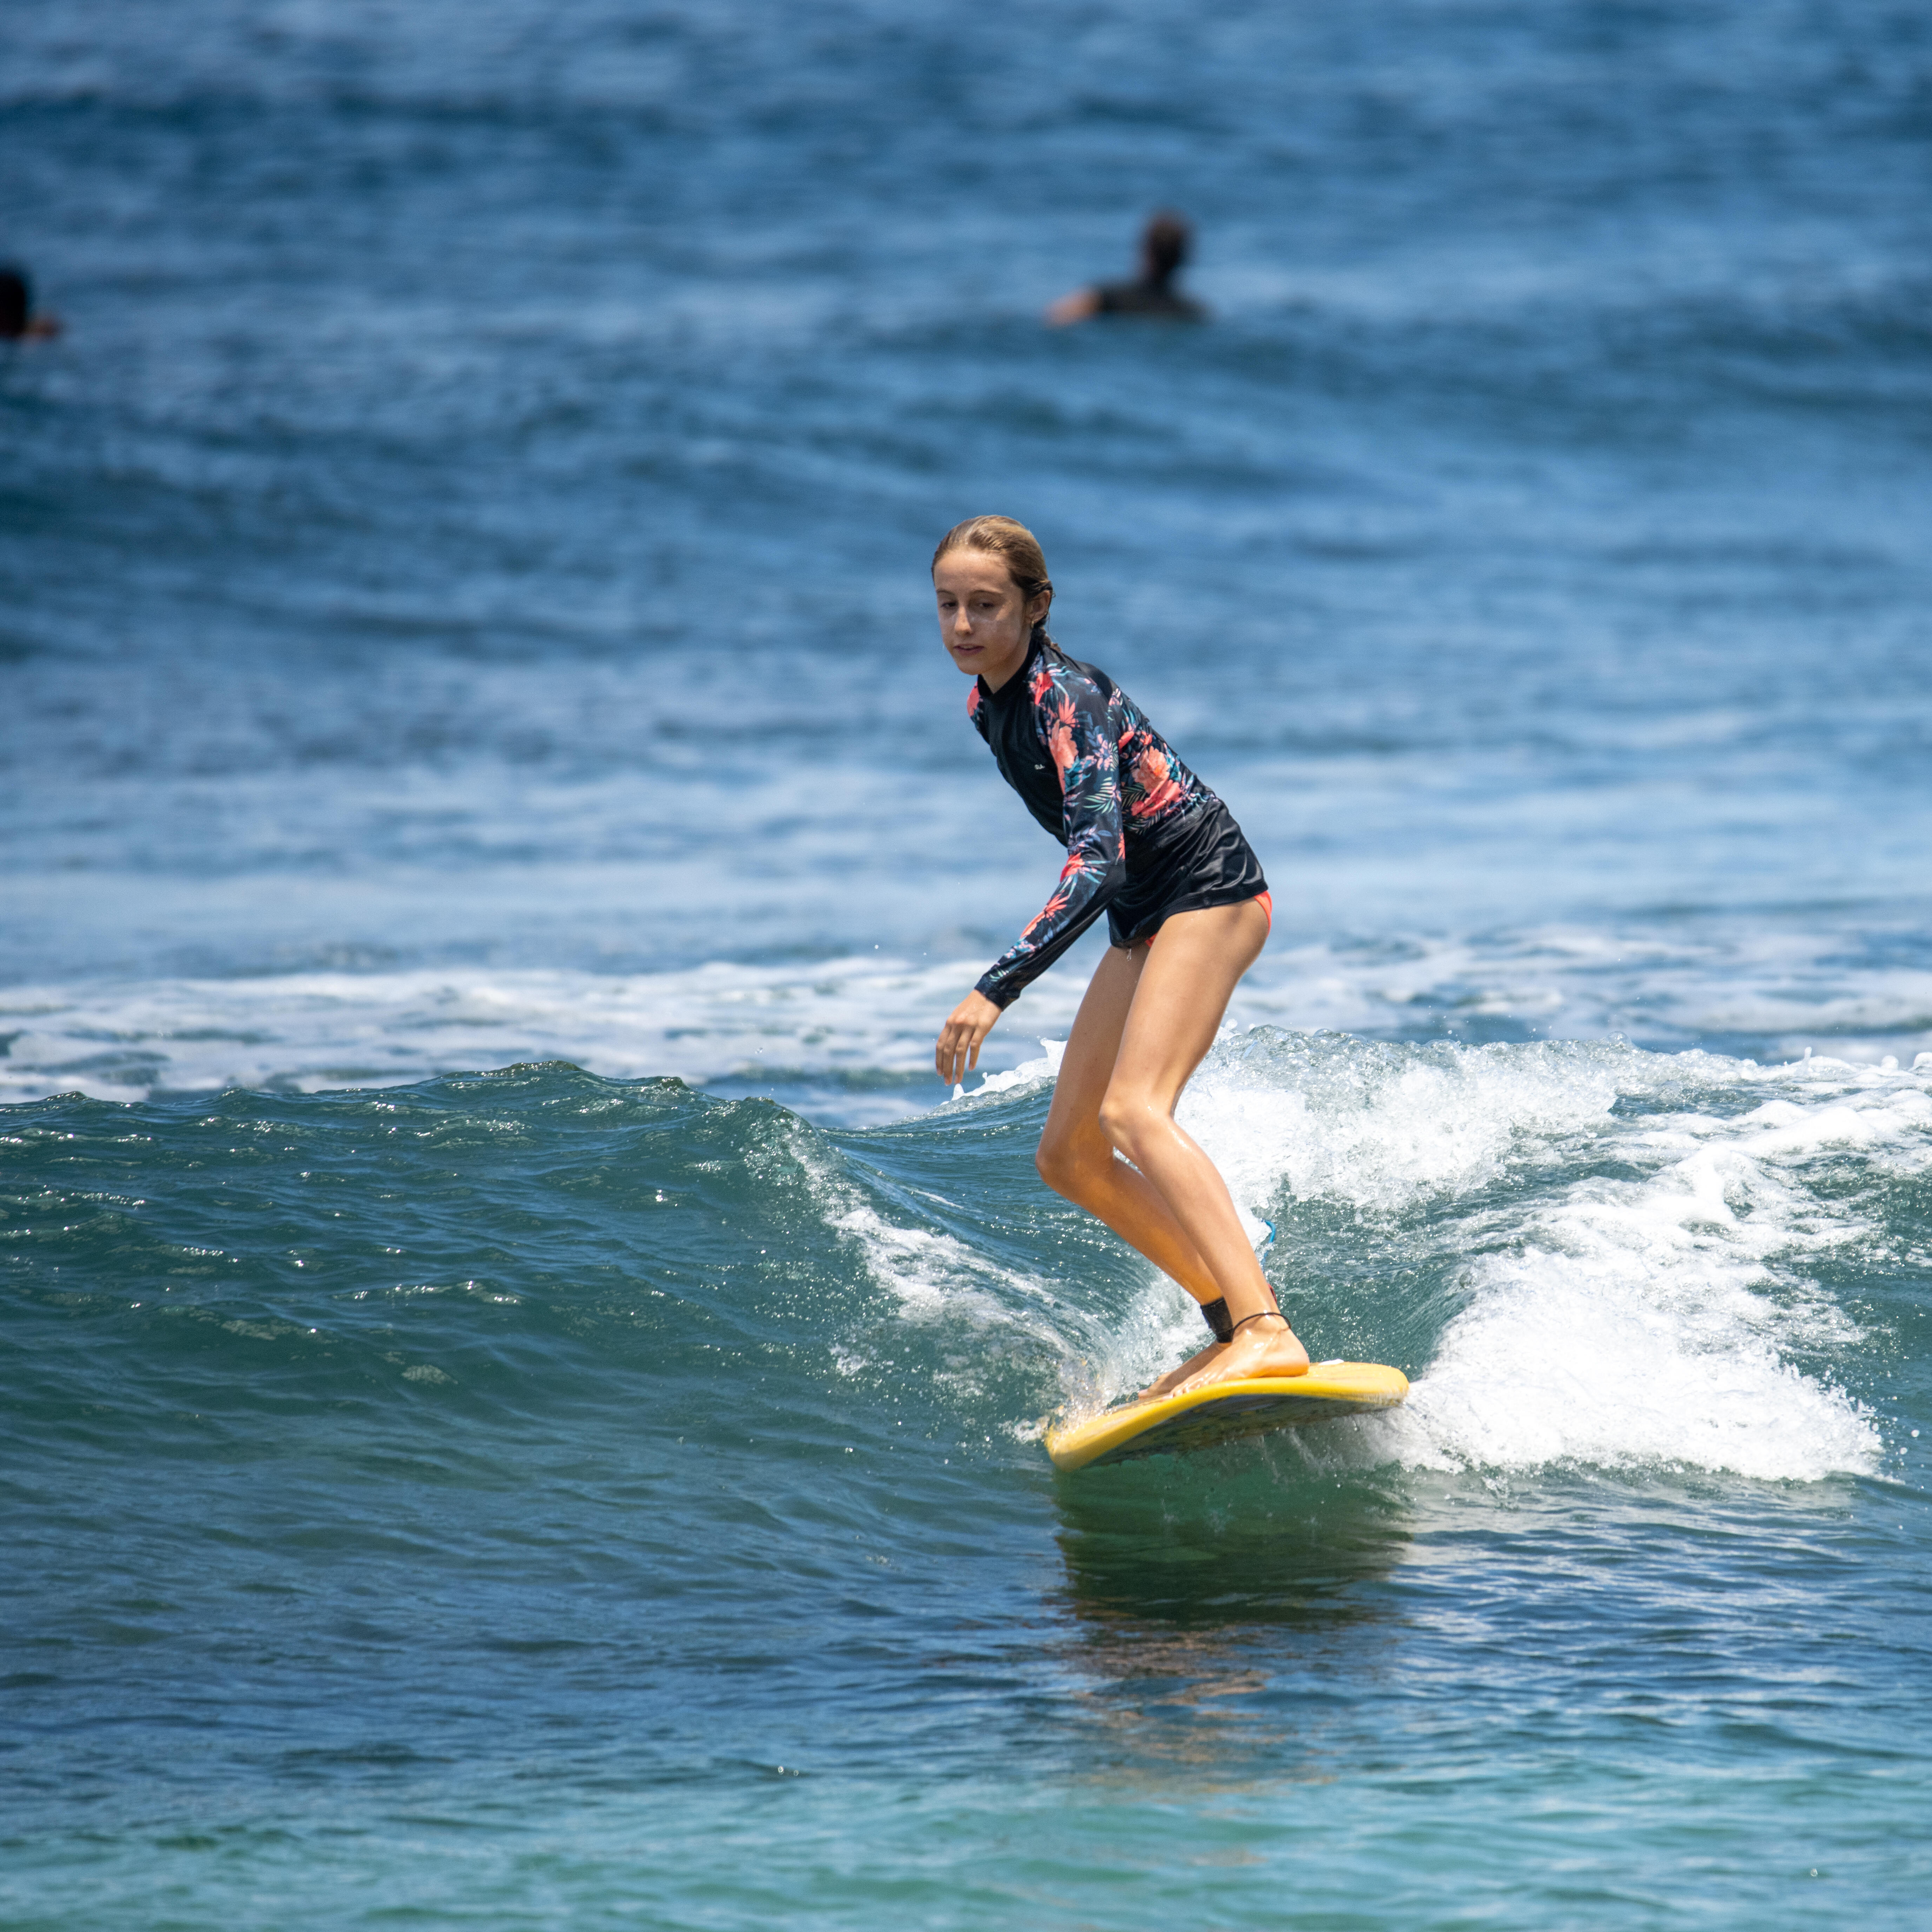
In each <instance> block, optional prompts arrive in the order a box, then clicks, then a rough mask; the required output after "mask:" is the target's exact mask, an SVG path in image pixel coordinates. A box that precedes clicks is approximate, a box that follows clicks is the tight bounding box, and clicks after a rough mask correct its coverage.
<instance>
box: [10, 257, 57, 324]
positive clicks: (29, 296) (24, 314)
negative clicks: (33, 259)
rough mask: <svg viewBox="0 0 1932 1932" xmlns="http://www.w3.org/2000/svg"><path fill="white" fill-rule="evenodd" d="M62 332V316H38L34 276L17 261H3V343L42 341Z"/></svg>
mask: <svg viewBox="0 0 1932 1932" xmlns="http://www.w3.org/2000/svg"><path fill="white" fill-rule="evenodd" d="M60 332H61V321H60V317H58V316H57V315H36V314H34V284H33V278H32V277H31V276H30V275H28V273H27V272H26V269H23V268H20V267H19V266H17V265H16V264H15V263H11V262H5V263H0V342H20V341H26V340H28V338H32V339H33V340H35V341H41V340H44V339H45V338H47V337H49V336H52V335H59V333H60Z"/></svg>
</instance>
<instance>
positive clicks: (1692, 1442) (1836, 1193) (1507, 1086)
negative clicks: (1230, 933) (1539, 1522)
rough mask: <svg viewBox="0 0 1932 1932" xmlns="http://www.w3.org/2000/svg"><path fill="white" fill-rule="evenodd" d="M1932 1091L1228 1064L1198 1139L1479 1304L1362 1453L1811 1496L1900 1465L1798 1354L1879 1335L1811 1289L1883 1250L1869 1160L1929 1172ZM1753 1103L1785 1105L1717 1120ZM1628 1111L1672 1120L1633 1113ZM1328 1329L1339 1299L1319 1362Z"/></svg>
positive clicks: (1886, 1079)
mask: <svg viewBox="0 0 1932 1932" xmlns="http://www.w3.org/2000/svg"><path fill="white" fill-rule="evenodd" d="M1928 1071H1932V1070H1917V1071H1915V1073H1910V1074H1900V1073H1897V1072H1896V1071H1895V1070H1894V1071H1892V1072H1889V1073H1888V1072H1885V1071H1884V1070H1879V1069H1874V1068H1870V1067H1856V1066H1852V1065H1850V1064H1846V1063H1844V1062H1833V1061H1823V1060H1821V1059H1818V1058H1814V1059H1813V1060H1811V1061H1808V1062H1805V1063H1803V1064H1802V1065H1801V1066H1799V1067H1790V1068H1778V1069H1760V1068H1757V1067H1753V1066H1751V1064H1749V1063H1748V1062H1742V1061H1725V1060H1722V1059H1719V1058H1715V1056H1711V1055H1682V1056H1667V1055H1651V1054H1644V1053H1640V1052H1637V1051H1635V1050H1634V1049H1618V1048H1613V1047H1608V1046H1603V1047H1596V1048H1590V1047H1585V1046H1541V1045H1537V1046H1491V1047H1486V1048H1481V1049H1460V1048H1443V1047H1436V1048H1427V1049H1418V1048H1403V1047H1393V1048H1392V1047H1384V1046H1376V1045H1373V1044H1370V1043H1362V1042H1333V1043H1329V1044H1328V1046H1327V1048H1326V1049H1325V1051H1324V1052H1321V1053H1319V1054H1310V1055H1306V1056H1305V1057H1304V1058H1303V1059H1302V1061H1301V1062H1300V1064H1297V1063H1296V1061H1295V1059H1294V1058H1293V1057H1292V1056H1287V1057H1284V1056H1282V1055H1274V1056H1272V1057H1271V1056H1268V1055H1256V1053H1254V1052H1253V1050H1252V1049H1250V1051H1249V1052H1247V1054H1246V1055H1245V1056H1244V1055H1243V1054H1242V1053H1241V1051H1240V1050H1238V1049H1226V1048H1224V1049H1220V1050H1218V1051H1217V1055H1216V1056H1215V1057H1214V1059H1212V1060H1211V1062H1210V1064H1209V1065H1208V1067H1206V1068H1205V1069H1204V1070H1203V1074H1202V1076H1201V1077H1200V1078H1199V1079H1197V1082H1196V1086H1195V1088H1193V1089H1191V1090H1190V1094H1189V1095H1188V1097H1187V1100H1186V1102H1185V1103H1184V1106H1183V1109H1182V1112H1181V1118H1182V1120H1183V1122H1184V1124H1186V1125H1187V1126H1188V1127H1189V1128H1190V1131H1192V1132H1193V1133H1195V1135H1196V1137H1197V1138H1198V1139H1200V1140H1201V1141H1202V1143H1203V1145H1205V1146H1206V1147H1207V1148H1208V1151H1209V1152H1210V1153H1211V1154H1213V1155H1214V1157H1215V1159H1216V1160H1217V1163H1218V1164H1220V1166H1221V1167H1222V1169H1223V1172H1225V1173H1226V1174H1227V1175H1228V1176H1229V1181H1230V1184H1231V1186H1232V1189H1233V1190H1234V1192H1235V1193H1236V1195H1237V1197H1238V1199H1245V1200H1246V1201H1247V1202H1248V1203H1249V1204H1250V1205H1253V1206H1256V1207H1261V1208H1265V1207H1266V1206H1267V1205H1268V1204H1269V1202H1270V1201H1271V1198H1276V1197H1279V1196H1286V1197H1288V1198H1289V1199H1299V1200H1317V1199H1321V1200H1328V1201H1333V1202H1340V1203H1342V1204H1345V1205H1349V1206H1350V1207H1353V1208H1356V1209H1358V1210H1359V1211H1361V1213H1362V1214H1364V1217H1373V1219H1374V1220H1375V1221H1376V1223H1377V1224H1378V1225H1379V1226H1380V1227H1382V1228H1383V1229H1386V1227H1387V1226H1388V1223H1391V1221H1399V1220H1401V1219H1402V1218H1403V1217H1410V1218H1411V1219H1412V1220H1416V1219H1420V1220H1422V1221H1423V1226H1421V1227H1420V1228H1419V1229H1416V1230H1415V1232H1413V1234H1412V1236H1411V1240H1412V1246H1413V1247H1414V1249H1415V1251H1416V1253H1417V1254H1418V1256H1419V1257H1427V1258H1429V1259H1433V1263H1434V1265H1435V1266H1436V1268H1438V1270H1439V1271H1445V1272H1446V1273H1447V1274H1448V1275H1449V1276H1450V1277H1451V1280H1453V1282H1454V1288H1455V1292H1457V1295H1459V1297H1460V1300H1461V1302H1462V1307H1461V1311H1460V1313H1457V1314H1456V1315H1455V1316H1453V1317H1452V1318H1451V1320H1450V1321H1449V1322H1448V1325H1447V1326H1446V1328H1445V1330H1444V1331H1443V1333H1442V1337H1441V1339H1440V1341H1439V1344H1438V1346H1437V1348H1436V1353H1435V1357H1434V1359H1433V1361H1430V1362H1429V1363H1428V1364H1427V1365H1426V1366H1425V1367H1424V1369H1423V1370H1422V1372H1421V1373H1419V1374H1418V1376H1416V1377H1415V1387H1414V1392H1413V1394H1412V1397H1411V1400H1410V1403H1409V1408H1408V1409H1407V1411H1406V1412H1404V1413H1403V1415H1401V1416H1400V1417H1399V1418H1389V1419H1388V1421H1386V1422H1385V1423H1382V1424H1379V1425H1378V1426H1377V1427H1376V1430H1373V1431H1370V1432H1368V1433H1369V1436H1370V1439H1372V1440H1373V1442H1375V1443H1376V1445H1379V1449H1380V1451H1382V1453H1385V1454H1394V1455H1395V1456H1397V1457H1399V1458H1400V1460H1405V1461H1408V1462H1410V1463H1421V1464H1433V1465H1436V1466H1484V1467H1491V1468H1504V1469H1520V1468H1528V1467H1532V1466H1539V1465H1542V1464H1547V1463H1553V1462H1561V1461H1577V1462H1583V1463H1593V1464H1598V1465H1607V1466H1622V1465H1629V1464H1637V1463H1670V1464H1678V1465H1689V1466H1695V1467H1698V1468H1703V1469H1723V1470H1728V1471H1732V1472H1736V1473H1739V1474H1742V1475H1750V1476H1754V1477H1762V1478H1785V1479H1797V1480H1808V1479H1813V1478H1820V1477H1823V1476H1825V1475H1829V1474H1831V1473H1833V1472H1838V1471H1861V1470H1866V1469H1870V1468H1871V1467H1873V1466H1874V1464H1875V1461H1876V1457H1877V1454H1878V1452H1879V1438H1878V1435H1877V1432H1876V1428H1875V1427H1874V1426H1873V1422H1872V1421H1871V1418H1870V1417H1869V1416H1868V1415H1867V1414H1866V1413H1865V1412H1864V1411H1863V1410H1862V1409H1860V1408H1859V1407H1858V1405H1857V1404H1856V1403H1854V1402H1852V1400H1850V1398H1849V1397H1847V1396H1846V1394H1844V1393H1843V1391H1841V1390H1840V1389H1838V1388H1835V1387H1834V1386H1832V1385H1830V1384H1829V1382H1827V1381H1826V1380H1823V1379H1820V1376H1818V1375H1817V1374H1816V1373H1801V1372H1800V1371H1799V1369H1798V1368H1796V1367H1794V1366H1793V1357H1803V1358H1810V1359H1811V1360H1813V1361H1817V1360H1820V1359H1823V1360H1827V1361H1829V1359H1830V1358H1831V1357H1832V1356H1833V1355H1836V1354H1839V1353H1841V1352H1843V1350H1844V1349H1846V1347H1848V1346H1849V1345H1850V1344H1851V1343H1853V1342H1854V1341H1855V1340H1856V1339H1857V1335H1858V1331H1857V1328H1856V1326H1855V1324H1854V1323H1853V1322H1852V1321H1851V1319H1849V1316H1846V1313H1844V1312H1843V1310H1841V1308H1840V1307H1838V1305H1837V1304H1836V1303H1835V1302H1834V1301H1832V1298H1831V1297H1830V1296H1829V1295H1828V1294H1827V1293H1826V1292H1825V1290H1824V1289H1822V1288H1821V1287H1820V1286H1819V1285H1818V1283H1817V1280H1816V1279H1815V1277H1814V1272H1813V1271H1814V1270H1815V1269H1816V1268H1817V1266H1818V1265H1819V1264H1820V1262H1823V1261H1824V1260H1826V1259H1828V1258H1829V1257H1831V1256H1835V1255H1838V1254H1841V1253H1845V1252H1846V1251H1848V1250H1851V1249H1852V1248H1854V1247H1856V1246H1857V1245H1858V1244H1859V1243H1861V1242H1862V1241H1866V1240H1867V1239H1868V1238H1870V1235H1871V1232H1872V1227H1871V1224H1870V1221H1869V1220H1868V1219H1867V1217H1866V1215H1865V1214H1864V1213H1862V1212H1861V1211H1860V1209H1859V1208H1858V1205H1857V1199H1856V1190H1852V1193H1851V1195H1850V1196H1849V1200H1848V1199H1847V1196H1846V1188H1845V1186H1844V1182H1845V1174H1844V1164H1845V1162H1846V1158H1847V1157H1853V1158H1855V1160H1857V1161H1858V1163H1859V1165H1860V1166H1861V1169H1863V1170H1864V1172H1865V1173H1866V1174H1867V1175H1868V1176H1869V1177H1870V1179H1871V1180H1872V1181H1874V1182H1876V1181H1879V1180H1881V1179H1882V1178H1887V1177H1889V1176H1891V1175H1895V1174H1897V1173H1900V1172H1919V1171H1921V1170H1922V1169H1924V1167H1925V1166H1927V1163H1929V1162H1932V1097H1928V1094H1927V1092H1926V1091H1925V1082H1927V1078H1928ZM1741 1087H1742V1088H1746V1089H1751V1088H1757V1089H1760V1090H1762V1091H1764V1093H1765V1094H1766V1099H1765V1100H1764V1101H1763V1103H1760V1105H1759V1106H1757V1107H1756V1108H1754V1109H1749V1110H1747V1111H1744V1112H1735V1113H1727V1114H1726V1115H1718V1114H1717V1113H1715V1112H1710V1111H1706V1109H1709V1106H1711V1105H1712V1103H1715V1102H1718V1101H1720V1100H1725V1099H1727V1097H1728V1096H1729V1095H1730V1094H1733V1093H1735V1092H1736V1090H1737V1089H1738V1088H1741ZM1620 1095H1621V1096H1623V1097H1628V1098H1631V1099H1635V1100H1639V1101H1641V1102H1642V1103H1645V1105H1646V1107H1647V1108H1648V1109H1655V1111H1646V1112H1640V1113H1636V1114H1634V1115H1624V1114H1622V1113H1613V1104H1614V1103H1615V1102H1616V1100H1617V1099H1618V1098H1619V1096H1620ZM1700 1102H1701V1103H1703V1105H1702V1106H1701V1107H1700V1104H1699V1103H1700ZM1673 1108H1674V1111H1673ZM1586 1165H1587V1166H1588V1167H1589V1169H1591V1170H1592V1171H1591V1172H1588V1173H1578V1172H1577V1169H1579V1168H1581V1167H1583V1166H1586ZM1605 1169H1612V1170H1613V1172H1612V1173H1610V1174H1608V1175H1607V1174H1606V1172H1604V1170H1605ZM1618 1170H1621V1172H1617V1171H1618ZM1546 1173H1547V1175H1548V1176H1549V1178H1548V1180H1547V1181H1544V1179H1543V1178H1542V1177H1543V1175H1544V1174H1546ZM1566 1176H1567V1177H1568V1178H1566ZM1827 1178H1829V1182H1830V1185H1829V1190H1828V1189H1826V1188H1824V1187H1820V1185H1819V1182H1820V1181H1821V1180H1825V1179H1827ZM1465 1202H1466V1203H1467V1204H1468V1205H1467V1206H1466V1207H1465V1206H1463V1205H1461V1204H1463V1203H1465ZM1320 1322H1321V1313H1320V1310H1319V1305H1317V1306H1316V1307H1315V1308H1313V1310H1311V1311H1310V1315H1309V1316H1308V1318H1307V1325H1308V1326H1309V1327H1310V1329H1311V1331H1313V1332H1312V1333H1311V1334H1310V1337H1309V1339H1310V1340H1311V1341H1312V1342H1313V1343H1314V1344H1315V1346H1316V1347H1317V1348H1319V1347H1320V1346H1321V1343H1322V1335H1321V1333H1320Z"/></svg>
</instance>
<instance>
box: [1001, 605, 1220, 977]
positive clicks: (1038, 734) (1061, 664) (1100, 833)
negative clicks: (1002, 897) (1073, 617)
mask: <svg viewBox="0 0 1932 1932" xmlns="http://www.w3.org/2000/svg"><path fill="white" fill-rule="evenodd" d="M966 709H967V714H968V716H970V717H971V719H972V720H973V722H974V725H975V726H976V727H977V729H978V730H979V733H980V736H981V737H983V739H986V742H987V743H988V744H989V745H990V746H991V747H992V752H993V759H994V762H995V763H996V764H998V766H999V768H1000V775H1001V777H1002V778H1004V779H1005V780H1006V781H1007V784H1010V785H1011V786H1012V787H1013V789H1014V790H1016V792H1018V793H1019V795H1020V796H1021V798H1022V799H1023V800H1024V801H1025V804H1026V808H1027V809H1028V811H1030V812H1031V813H1032V814H1033V815H1034V817H1035V818H1036V819H1037V820H1038V821H1039V822H1040V824H1042V825H1043V826H1045V827H1046V829H1047V830H1048V831H1049V832H1052V835H1054V837H1055V838H1057V839H1058V840H1059V841H1061V843H1062V844H1064V845H1065V847H1067V862H1066V864H1065V865H1064V866H1062V867H1061V872H1060V883H1059V884H1058V886H1057V887H1056V888H1055V891H1054V894H1053V896H1052V898H1050V899H1049V900H1048V901H1047V902H1046V905H1045V906H1044V907H1042V908H1041V910H1040V913H1039V914H1038V916H1037V917H1036V918H1034V920H1033V921H1032V922H1031V924H1030V925H1028V927H1027V929H1026V930H1025V932H1022V934H1021V935H1020V936H1019V939H1018V940H1017V941H1015V943H1014V944H1013V946H1012V947H1010V948H1009V949H1008V950H1007V951H1006V952H1004V953H1002V954H1001V956H1000V957H999V958H998V959H996V960H995V962H993V964H992V965H991V966H989V968H987V969H986V971H985V972H984V973H983V974H981V975H980V980H979V991H980V992H983V994H985V995H986V997H987V998H988V999H989V1000H991V1001H992V1002H993V1004H994V1005H995V1006H996V1007H1002V1008H1004V1007H1010V1006H1011V1005H1012V1004H1013V1001H1016V999H1018V998H1019V996H1020V994H1021V992H1022V989H1024V988H1025V987H1026V986H1028V985H1030V984H1031V983H1032V982H1033V981H1034V980H1037V978H1039V977H1040V974H1043V973H1044V972H1045V971H1046V969H1047V968H1049V966H1051V965H1052V964H1053V962H1055V960H1056V959H1058V958H1059V957H1060V956H1061V954H1062V953H1064V952H1065V951H1066V950H1067V948H1068V947H1070V946H1071V945H1072V944H1073V942H1074V941H1076V939H1078V938H1079V937H1080V935H1081V934H1082V933H1083V932H1085V931H1086V929H1088V926H1091V925H1092V924H1093V922H1094V920H1095V919H1097V918H1099V916H1100V914H1101V913H1103V912H1104V911H1105V910H1106V907H1107V902H1108V901H1109V900H1110V899H1111V898H1113V897H1114V896H1115V894H1117V893H1118V892H1119V891H1120V889H1121V887H1122V886H1123V885H1124V884H1125V883H1126V882H1127V854H1128V852H1129V851H1130V850H1134V851H1135V852H1136V855H1137V856H1138V853H1139V848H1140V847H1141V846H1142V843H1143V841H1147V842H1149V843H1158V842H1159V838H1160V835H1161V834H1162V833H1163V832H1166V830H1167V829H1169V827H1171V826H1174V825H1175V824H1176V823H1178V820H1181V818H1183V817H1185V816H1186V815H1187V814H1188V813H1190V811H1193V809H1194V808H1195V807H1196V805H1200V804H1202V802H1204V801H1205V800H1207V799H1211V798H1212V797H1213V796H1214V793H1212V792H1211V791H1210V790H1208V787H1206V786H1205V784H1202V782H1201V781H1200V780H1199V778H1196V776H1195V775H1194V774H1193V772H1190V770H1189V769H1187V766H1185V765H1184V764H1183V763H1181V760H1179V759H1178V758H1177V757H1175V755H1174V754H1173V752H1172V751H1170V750H1169V748H1168V746H1167V745H1166V741H1165V740H1164V739H1163V738H1162V737H1161V736H1160V733H1158V732H1157V731H1156V730H1154V727H1153V726H1152V725H1151V724H1149V723H1148V721H1147V719H1146V718H1145V716H1143V715H1142V712H1141V710H1140V707H1139V706H1138V705H1136V703H1134V701H1133V699H1132V698H1130V697H1129V696H1128V695H1127V693H1126V692H1125V691H1123V690H1121V688H1120V687H1119V685H1117V684H1115V682H1113V680H1112V679H1111V678H1109V676H1107V674H1106V673H1105V672H1104V671H1101V670H1096V669H1095V668H1094V666H1093V665H1091V664H1079V663H1076V661H1074V660H1073V658H1070V657H1068V656H1067V655H1066V653H1065V652H1063V651H1062V650H1061V649H1060V647H1059V646H1058V645H1057V644H1053V643H1047V642H1046V641H1045V640H1038V641H1036V642H1035V643H1034V646H1033V648H1032V649H1031V651H1030V652H1028V654H1027V659H1026V661H1025V664H1022V666H1021V667H1020V669H1019V671H1018V672H1017V673H1016V674H1015V675H1014V676H1012V677H1010V678H1009V679H1007V682H1005V683H1004V684H1003V685H1001V687H1000V688H999V689H998V691H993V690H990V689H989V688H988V686H987V684H986V679H984V678H977V679H974V685H973V689H972V690H971V692H970V693H968V696H967V700H966Z"/></svg>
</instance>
